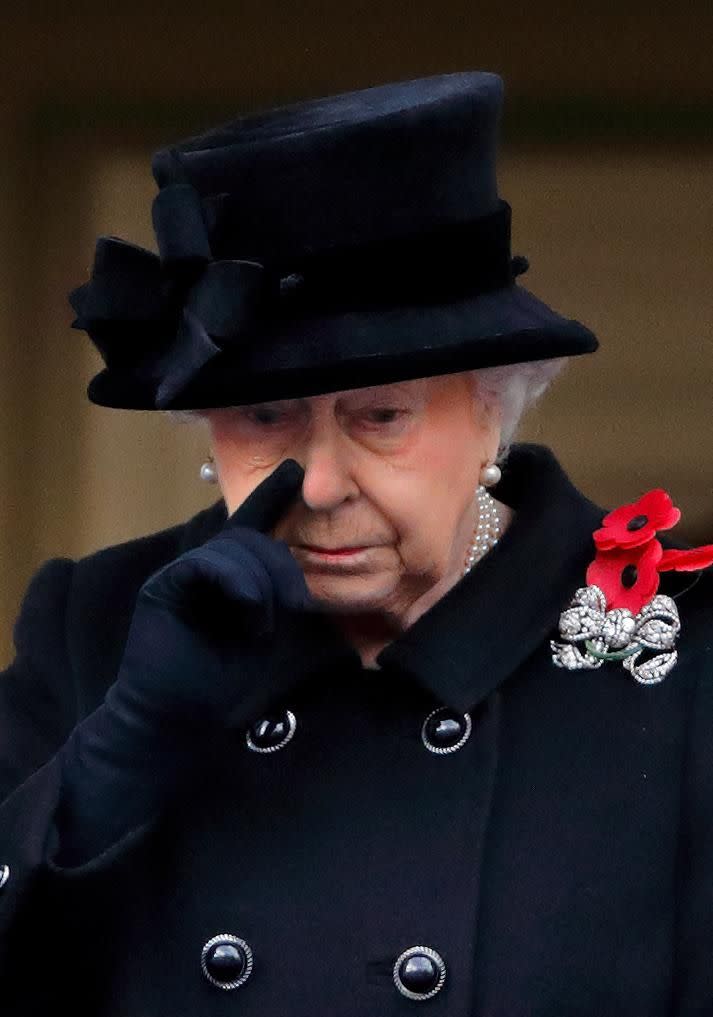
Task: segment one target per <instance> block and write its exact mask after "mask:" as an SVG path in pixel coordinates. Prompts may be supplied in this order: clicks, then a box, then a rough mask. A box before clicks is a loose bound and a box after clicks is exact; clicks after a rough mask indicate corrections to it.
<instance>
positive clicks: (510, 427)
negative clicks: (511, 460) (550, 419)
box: [471, 357, 568, 466]
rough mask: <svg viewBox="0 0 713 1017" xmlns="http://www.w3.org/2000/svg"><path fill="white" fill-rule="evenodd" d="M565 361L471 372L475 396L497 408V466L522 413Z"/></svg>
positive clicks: (506, 365) (500, 462) (546, 387)
mask: <svg viewBox="0 0 713 1017" xmlns="http://www.w3.org/2000/svg"><path fill="white" fill-rule="evenodd" d="M567 362H568V358H567V357H553V358H551V359H549V360H531V361H527V362H525V363H517V364H503V365H500V366H498V367H480V368H477V369H476V370H474V371H472V372H471V373H472V375H473V377H474V379H475V383H476V386H477V388H476V397H477V398H479V399H482V398H485V399H494V400H495V401H496V402H497V404H498V406H499V407H500V417H501V425H500V426H501V430H500V443H499V445H498V451H497V456H496V462H497V463H499V464H500V465H501V466H502V465H503V463H504V462H505V460H506V459H507V457H508V453H509V451H510V448H511V446H512V443H513V441H514V440H515V437H516V435H517V432H518V430H519V428H520V424H521V422H522V419H523V417H524V416H525V414H526V412H527V411H528V410H529V409H531V408H532V407H533V406H534V405H535V403H536V402H537V401H538V399H539V398H540V397H541V396H542V395H544V393H545V392H546V391H547V389H548V387H549V386H550V384H551V382H552V381H554V379H555V378H556V377H557V375H558V374H559V373H560V372H561V371H562V369H563V368H564V367H565V365H566V364H567Z"/></svg>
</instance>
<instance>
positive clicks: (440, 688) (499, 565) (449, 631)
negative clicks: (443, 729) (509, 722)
mask: <svg viewBox="0 0 713 1017" xmlns="http://www.w3.org/2000/svg"><path fill="white" fill-rule="evenodd" d="M492 493H493V495H494V496H495V497H496V498H498V499H499V500H500V501H502V502H505V503H506V504H507V505H510V506H511V507H512V508H513V509H514V510H515V516H514V518H513V520H512V522H511V524H510V526H509V527H508V529H507V530H506V532H505V533H504V534H503V536H502V537H501V539H500V541H499V543H498V544H497V545H496V546H495V548H493V550H492V551H490V552H489V554H488V555H487V556H486V557H485V558H484V559H483V560H482V561H481V562H479V563H478V564H477V565H476V566H475V567H474V568H473V569H471V571H470V572H469V573H468V574H467V575H466V576H464V577H463V579H461V580H460V581H459V582H458V583H456V585H455V586H453V587H452V588H451V589H450V590H449V591H448V592H447V593H446V594H445V595H444V596H443V597H441V599H440V600H439V601H437V602H436V603H435V604H434V605H433V606H432V607H431V608H430V609H429V610H428V611H427V612H426V613H425V614H423V615H421V617H420V618H418V619H417V620H416V622H414V624H413V625H412V626H411V627H410V628H409V629H407V630H406V632H404V633H403V635H401V636H400V637H399V638H398V639H396V640H395V641H394V642H393V643H391V644H389V646H387V647H385V648H384V649H383V650H382V651H381V653H380V654H379V656H378V657H377V663H378V664H379V666H380V667H381V668H397V669H398V670H400V671H403V672H406V673H408V674H410V675H411V676H412V677H413V678H414V679H416V680H417V681H418V682H420V683H421V684H422V685H424V686H425V687H426V688H428V689H429V690H430V691H431V692H432V693H433V694H434V695H435V696H436V697H437V698H438V699H439V700H440V701H441V702H443V703H444V704H446V705H447V706H450V707H452V708H453V709H456V710H458V711H459V712H463V711H466V710H468V709H471V708H473V707H474V706H476V705H477V704H478V703H479V702H480V701H481V700H482V699H484V698H485V697H486V696H487V695H488V694H489V693H490V692H491V691H492V690H493V689H495V688H496V687H497V686H498V685H499V684H500V683H501V682H503V681H504V680H505V679H506V678H507V677H508V676H509V675H510V674H512V673H513V671H515V669H516V668H517V667H518V666H519V665H520V664H522V663H523V662H524V661H525V660H526V659H527V657H529V656H530V655H531V654H532V653H533V652H534V651H535V650H536V649H537V647H538V646H539V645H540V644H542V642H543V641H544V640H546V639H547V638H548V637H549V636H550V635H552V634H555V632H556V628H557V623H558V620H559V616H560V614H561V612H562V611H563V610H564V608H565V607H566V606H567V603H568V602H569V600H570V599H571V597H572V595H573V594H574V592H575V590H576V589H577V588H578V587H579V586H583V585H584V584H585V573H586V569H587V566H588V564H589V562H590V561H591V559H592V557H593V553H594V545H593V543H592V533H593V531H594V530H595V529H596V528H597V527H598V526H599V525H600V521H601V519H602V516H603V515H604V513H605V510H603V509H601V508H599V507H598V506H596V505H595V504H594V503H593V502H591V501H589V500H588V499H587V498H585V496H584V495H583V494H581V492H580V491H578V490H577V488H576V487H575V486H574V485H573V484H572V483H571V481H570V480H569V478H568V477H567V475H566V474H565V472H564V470H563V469H562V467H561V466H560V465H559V463H558V462H557V460H556V458H555V457H554V455H553V454H552V452H551V451H550V450H549V449H547V448H545V447H544V446H540V445H532V444H520V445H514V446H513V448H512V451H511V452H510V455H509V457H508V460H507V463H506V466H505V468H504V470H503V477H502V480H501V481H500V483H499V484H498V485H497V487H495V488H493V489H492Z"/></svg>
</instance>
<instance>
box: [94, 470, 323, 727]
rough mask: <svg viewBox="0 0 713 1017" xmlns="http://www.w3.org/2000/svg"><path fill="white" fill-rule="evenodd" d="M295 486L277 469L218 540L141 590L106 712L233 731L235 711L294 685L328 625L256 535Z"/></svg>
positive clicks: (275, 549)
mask: <svg viewBox="0 0 713 1017" xmlns="http://www.w3.org/2000/svg"><path fill="white" fill-rule="evenodd" d="M303 476H304V471H303V470H302V468H301V467H300V466H299V465H298V464H297V463H296V462H295V461H294V460H292V459H288V460H285V461H284V462H283V463H281V464H280V466H279V467H278V468H277V469H276V470H275V471H274V472H273V473H272V474H270V476H269V477H267V478H266V480H264V481H263V482H262V484H260V485H259V487H258V488H256V490H255V491H254V492H253V493H252V494H251V495H250V497H249V498H248V499H247V500H246V501H245V502H244V503H243V504H242V505H241V506H240V507H239V508H238V509H237V510H236V511H235V512H234V513H233V515H232V516H231V517H230V518H229V519H228V520H227V522H226V523H225V525H224V527H223V529H222V530H221V531H220V533H218V534H217V535H216V536H214V537H213V538H211V539H210V540H208V541H207V542H206V543H205V544H203V545H201V546H200V547H197V548H194V549H192V550H191V551H188V552H187V553H186V554H183V555H181V557H180V558H177V559H176V560H175V561H172V562H169V564H168V565H165V566H164V567H163V568H161V569H160V570H159V571H158V572H156V573H154V575H152V576H151V577H150V578H149V579H148V580H147V581H146V582H145V583H144V585H143V586H142V587H141V589H140V591H139V594H138V597H137V600H136V607H135V610H134V616H133V618H132V622H131V626H130V629H129V634H128V638H127V642H126V647H125V651H124V658H123V660H122V663H121V666H120V669H119V674H118V676H117V681H116V684H115V685H114V686H113V687H112V689H111V690H110V692H109V694H108V695H107V704H108V705H109V706H110V707H118V706H121V708H122V709H131V710H138V711H140V712H141V713H142V714H143V715H144V716H153V717H155V718H157V719H158V718H160V717H162V716H164V717H169V716H170V717H171V718H172V719H173V721H174V722H176V723H180V722H181V721H182V720H188V722H189V723H191V724H193V723H195V721H196V720H198V721H199V722H202V721H205V722H209V723H211V722H212V723H219V722H221V721H226V720H230V719H231V718H232V722H233V723H234V722H235V716H234V714H235V711H236V709H237V710H238V712H239V710H240V706H241V704H242V703H246V702H248V703H249V705H250V708H251V710H252V711H253V712H254V711H256V710H257V712H258V713H259V712H260V709H261V704H263V703H264V705H265V706H267V705H268V703H269V700H270V698H271V697H272V696H274V694H275V693H276V692H277V691H278V688H279V687H286V686H288V685H289V684H291V683H292V682H293V681H295V680H297V678H298V677H299V674H298V672H299V669H300V664H301V662H302V661H305V662H307V663H308V662H309V661H310V659H311V656H312V652H313V649H314V641H315V640H321V639H324V638H328V635H327V634H326V633H325V632H324V631H322V630H323V629H326V627H327V622H326V619H322V620H321V625H320V621H319V619H318V618H317V617H316V616H317V615H319V614H321V612H320V611H319V609H318V608H317V606H316V605H315V604H314V602H313V601H312V598H311V597H310V594H309V590H308V588H307V584H306V582H305V579H304V575H303V573H302V569H301V568H300V566H299V565H298V563H297V562H296V561H295V559H294V558H293V557H292V555H291V554H290V552H289V549H288V547H287V544H285V543H284V542H283V541H276V540H273V539H272V538H271V537H269V536H267V535H266V533H265V532H264V531H266V530H270V529H271V528H272V527H273V526H274V525H275V524H276V522H277V520H278V519H279V518H280V516H281V515H282V513H283V512H284V511H285V509H286V508H287V506H288V505H289V503H290V502H291V501H292V499H293V498H294V497H295V495H296V494H297V492H298V491H299V488H300V486H301V483H302V478H303ZM310 615H311V616H312V617H310ZM261 687H262V688H261ZM255 697H257V698H255ZM245 719H247V718H245Z"/></svg>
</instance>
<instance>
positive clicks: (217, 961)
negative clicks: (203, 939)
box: [201, 932, 253, 989]
mask: <svg viewBox="0 0 713 1017" xmlns="http://www.w3.org/2000/svg"><path fill="white" fill-rule="evenodd" d="M201 968H202V969H203V974H204V975H205V976H206V978H207V979H208V981H209V982H210V983H211V985H215V986H216V987H217V988H218V989H237V988H238V986H239V985H242V984H243V982H244V981H245V980H246V978H248V977H249V976H250V972H251V971H252V969H253V952H252V950H251V949H250V947H249V946H248V944H247V943H246V942H245V940H244V939H240V937H239V936H232V935H231V934H230V933H228V932H222V933H220V935H218V936H213V938H212V939H209V940H208V942H207V943H206V944H205V946H204V947H203V951H202V953H201Z"/></svg>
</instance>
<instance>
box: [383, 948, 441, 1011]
mask: <svg viewBox="0 0 713 1017" xmlns="http://www.w3.org/2000/svg"><path fill="white" fill-rule="evenodd" d="M393 974H394V983H395V985H396V988H397V989H398V990H399V992H400V993H401V994H402V995H403V996H406V997H408V999H428V998H430V997H431V996H435V994H436V993H437V992H438V991H439V990H440V989H441V987H442V985H443V983H444V981H445V979H446V965H445V962H444V960H443V958H442V957H441V955H440V954H439V953H437V952H436V951H435V950H432V949H431V947H428V946H412V947H410V948H409V949H408V950H404V952H403V953H402V954H401V956H400V957H399V958H398V960H397V961H396V963H395V965H394V972H393Z"/></svg>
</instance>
